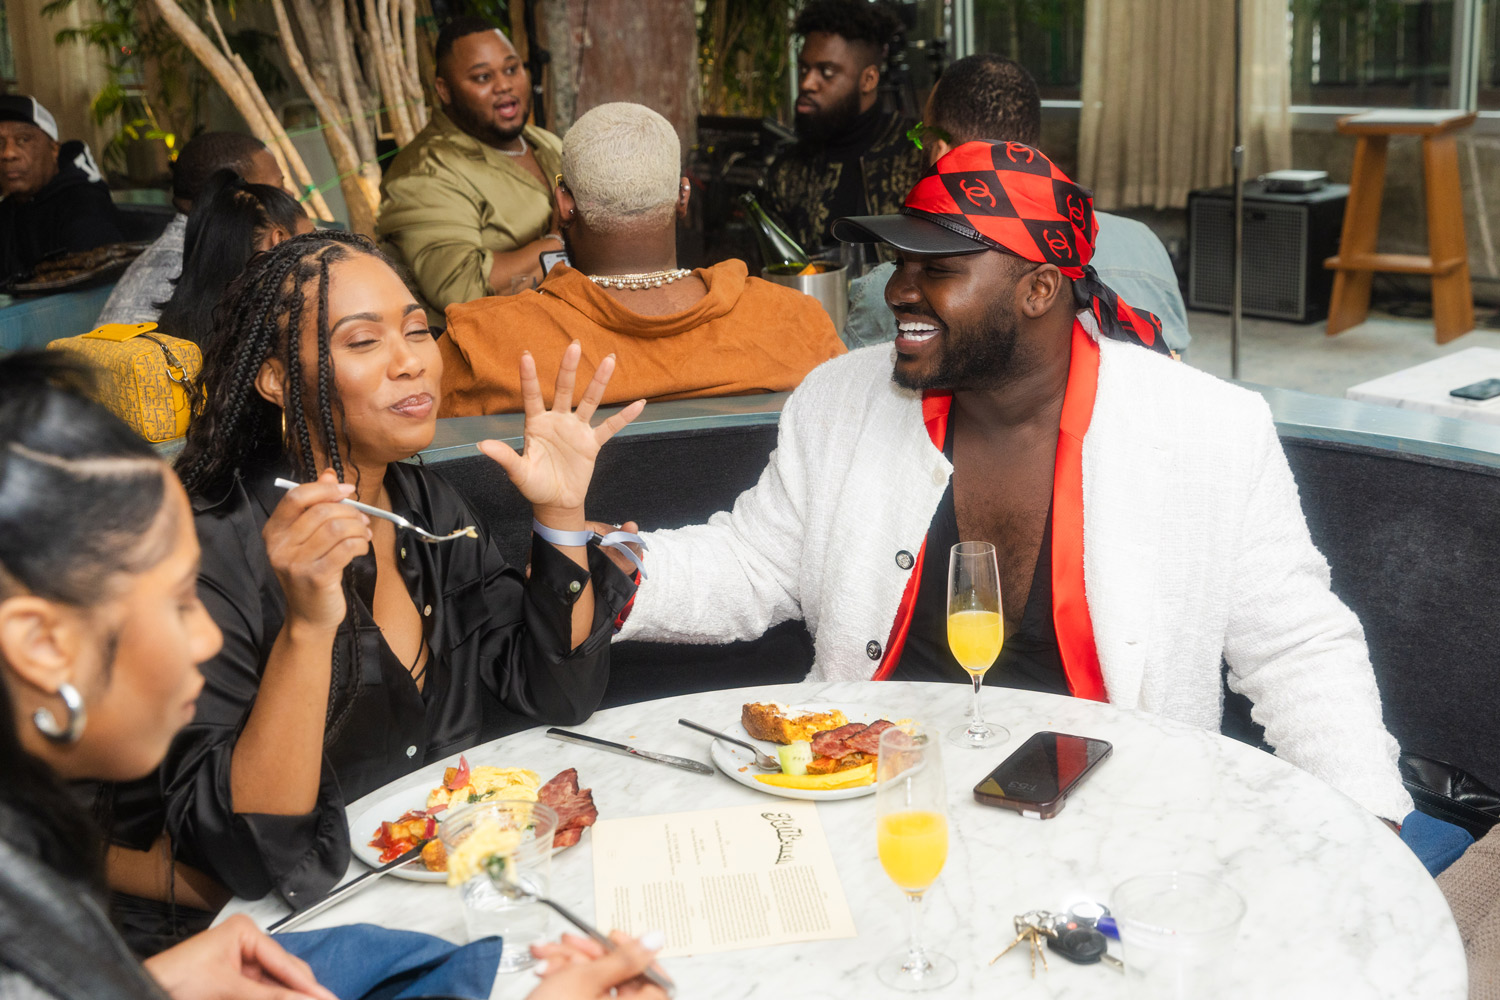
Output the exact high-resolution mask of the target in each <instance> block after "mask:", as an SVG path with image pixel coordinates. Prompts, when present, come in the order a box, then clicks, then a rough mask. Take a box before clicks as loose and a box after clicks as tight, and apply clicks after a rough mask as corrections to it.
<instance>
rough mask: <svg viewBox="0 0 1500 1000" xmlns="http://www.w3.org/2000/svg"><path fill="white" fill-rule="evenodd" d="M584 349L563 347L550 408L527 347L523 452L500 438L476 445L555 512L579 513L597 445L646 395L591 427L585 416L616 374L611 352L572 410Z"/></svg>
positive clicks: (523, 380)
mask: <svg viewBox="0 0 1500 1000" xmlns="http://www.w3.org/2000/svg"><path fill="white" fill-rule="evenodd" d="M582 354H583V349H582V347H581V346H580V345H579V343H578V341H576V340H575V341H574V342H573V343H571V344H569V345H568V349H567V350H566V351H564V352H563V356H562V364H561V366H560V367H559V368H558V372H557V385H556V388H555V390H554V392H553V396H552V409H550V410H549V409H547V407H546V405H545V404H544V403H543V401H542V387H541V383H540V382H538V380H537V375H536V360H535V359H534V358H532V356H531V354H530V352H527V353H525V354H522V355H521V403H522V405H523V406H524V408H525V413H526V425H525V430H524V432H523V437H524V443H523V446H522V447H523V451H522V452H521V453H520V454H517V453H516V450H515V449H514V448H512V447H511V446H510V445H508V444H506V443H505V442H503V441H493V440H491V441H481V442H479V450H480V451H482V452H484V453H485V454H486V455H488V456H489V457H490V458H492V459H494V460H495V461H496V462H498V463H499V464H500V467H501V468H502V469H504V470H505V474H506V475H507V476H509V477H510V481H511V482H513V483H515V484H516V489H518V490H520V491H521V495H522V496H524V497H525V498H526V499H527V500H529V501H531V505H532V507H535V508H538V509H546V510H548V511H554V512H559V513H561V512H567V513H570V514H572V513H574V512H576V515H577V516H578V517H580V518H581V516H582V514H583V501H584V497H586V496H587V495H588V491H589V481H590V480H591V479H592V478H593V476H594V461H595V459H597V458H598V457H599V449H600V448H602V447H603V446H604V442H606V441H608V440H609V439H610V438H612V437H614V436H615V434H617V433H618V432H619V431H620V429H621V428H622V427H624V426H625V425H626V424H628V423H630V422H631V421H632V420H634V419H635V418H636V417H637V416H639V415H640V413H641V411H642V410H643V409H645V408H646V401H645V400H644V399H640V400H636V401H635V402H634V403H631V404H630V405H629V406H627V407H625V409H623V410H621V411H620V412H619V413H616V414H615V415H614V416H612V417H610V418H609V419H608V420H605V421H603V422H601V423H600V424H599V426H597V427H592V426H590V425H589V421H591V420H592V419H593V417H594V411H595V410H597V409H598V408H599V401H600V400H602V399H603V398H604V389H605V387H606V386H608V385H609V379H610V376H611V375H612V374H613V373H614V370H615V356H614V355H613V354H611V355H610V356H609V357H607V358H605V359H604V360H603V361H601V362H599V367H598V368H597V369H595V370H594V377H593V379H592V380H591V381H590V382H589V385H588V388H587V389H585V390H584V393H583V398H582V399H581V400H579V402H578V409H577V410H574V409H573V387H574V384H575V383H576V381H577V377H578V360H579V358H580V357H581V356H582ZM580 527H581V525H580Z"/></svg>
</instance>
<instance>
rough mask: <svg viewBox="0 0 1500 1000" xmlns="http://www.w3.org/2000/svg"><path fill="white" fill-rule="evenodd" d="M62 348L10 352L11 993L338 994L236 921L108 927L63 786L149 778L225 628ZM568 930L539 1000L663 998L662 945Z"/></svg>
mask: <svg viewBox="0 0 1500 1000" xmlns="http://www.w3.org/2000/svg"><path fill="white" fill-rule="evenodd" d="M92 388H93V385H92V380H91V378H90V376H89V373H88V372H86V371H84V370H83V369H80V368H78V367H75V366H74V363H73V362H71V361H68V360H66V359H65V358H63V357H62V356H60V355H58V354H56V353H53V352H40V353H37V354H32V355H26V354H16V355H11V356H9V357H6V358H0V775H3V776H4V778H3V780H0V997H3V998H5V1000H164V998H166V997H170V998H171V1000H335V998H334V996H333V994H332V993H330V992H329V991H328V990H326V989H324V988H323V987H322V986H319V985H318V983H317V980H316V979H315V978H314V975H313V972H312V970H310V969H309V968H308V966H307V964H306V963H304V962H303V961H301V960H300V959H297V958H295V957H293V956H291V955H289V954H287V952H286V951H285V950H283V949H282V947H281V946H280V945H278V944H277V943H276V942H275V941H274V940H272V939H271V938H269V937H267V936H266V935H265V934H264V933H262V932H261V931H260V930H259V929H258V928H256V926H255V925H254V923H253V922H251V920H250V919H249V918H248V917H246V916H244V915H243V914H241V915H238V916H235V917H231V918H230V919H228V920H226V921H224V922H223V923H222V924H219V925H218V926H217V927H214V928H213V929H212V930H209V931H205V932H204V933H202V934H199V935H197V936H196V937H193V938H191V939H190V940H188V941H186V942H184V943H182V944H179V945H177V946H175V947H173V948H169V949H167V950H166V951H163V952H161V953H160V954H158V955H155V956H154V957H152V958H149V959H147V960H146V961H145V962H144V963H140V962H137V961H136V959H135V958H134V957H133V956H132V955H131V953H130V951H129V950H128V949H127V948H126V946H125V942H124V941H123V940H121V938H120V937H119V935H118V934H117V933H116V932H115V929H114V928H113V927H112V926H111V924H110V920H109V918H108V917H107V916H106V915H105V899H104V849H103V841H102V838H101V835H100V831H99V829H98V828H97V827H96V826H95V825H94V823H93V822H92V820H91V818H90V817H89V816H88V814H87V813H86V812H85V811H84V810H83V809H81V808H80V807H79V806H78V805H77V804H75V802H74V796H73V794H72V793H71V790H70V789H69V788H68V787H67V785H66V784H65V783H68V782H78V781H83V780H89V781H125V780H129V779H133V778H139V777H140V776H141V775H143V774H146V773H149V772H150V771H151V770H152V769H154V768H155V767H156V766H157V764H158V763H159V762H160V761H161V759H162V755H163V754H164V753H165V752H166V750H167V745H168V743H169V741H170V740H171V739H172V737H173V735H174V734H175V733H177V732H178V730H180V729H181V728H182V726H183V725H184V724H186V723H187V722H188V720H190V719H191V718H192V717H193V711H194V702H195V700H196V699H198V698H200V697H201V696H202V693H203V692H204V681H203V676H202V674H200V673H199V665H200V664H202V663H203V662H204V661H206V660H208V659H210V658H211V657H213V656H214V655H215V653H216V652H217V651H218V650H219V649H220V643H221V641H222V640H221V634H220V631H219V629H218V628H217V627H216V626H215V624H214V621H213V619H212V618H211V617H210V615H209V612H208V610H207V609H206V608H205V606H204V604H203V602H202V601H201V600H200V599H199V590H198V585H197V580H198V569H199V558H200V554H199V547H198V539H197V533H196V532H195V530H194V523H193V522H194V518H193V512H192V509H191V507H190V506H189V500H188V496H187V494H186V493H185V492H184V491H183V489H182V486H181V485H180V484H179V483H178V481H177V478H176V477H175V476H173V475H172V470H171V469H170V468H168V467H167V464H166V463H165V462H164V461H162V459H161V458H160V457H159V456H158V455H157V454H156V453H155V451H153V450H152V448H151V446H150V445H148V444H147V443H146V442H145V441H143V440H141V438H139V437H138V436H136V434H135V433H134V432H132V431H131V430H130V428H129V427H127V426H125V424H124V423H122V422H121V421H120V420H119V419H118V418H117V417H115V416H114V415H113V414H111V413H110V412H109V411H108V410H106V409H104V407H102V406H100V405H99V404H98V403H95V402H93V401H92V400H90V399H89V398H88V396H89V393H90V391H91V390H92ZM615 944H616V948H615V950H614V951H612V952H609V953H607V954H606V953H604V952H603V950H602V949H601V948H599V947H598V946H597V945H595V944H594V943H593V942H592V941H587V940H580V939H578V938H576V937H573V936H571V935H564V936H563V939H562V941H560V942H557V943H552V944H545V945H537V946H534V947H533V951H534V953H535V954H536V955H537V957H538V958H540V959H543V960H545V962H546V967H545V968H544V969H543V970H542V977H543V979H542V982H541V983H540V984H539V985H538V986H537V987H536V988H535V989H534V990H533V991H532V992H531V994H530V995H529V997H530V1000H603V998H604V997H609V996H630V997H635V998H638V1000H663V998H664V994H663V993H662V992H661V991H660V990H658V989H657V988H656V987H654V986H650V985H648V984H643V983H642V982H641V981H640V980H639V979H638V978H636V977H637V976H638V975H639V973H640V972H641V971H642V970H643V969H645V968H646V967H647V965H649V964H650V962H651V960H652V955H653V951H654V950H655V949H658V948H660V947H661V941H660V940H656V941H651V940H645V939H643V940H642V941H636V940H634V939H631V938H629V937H626V936H624V935H618V934H617V935H616V936H615Z"/></svg>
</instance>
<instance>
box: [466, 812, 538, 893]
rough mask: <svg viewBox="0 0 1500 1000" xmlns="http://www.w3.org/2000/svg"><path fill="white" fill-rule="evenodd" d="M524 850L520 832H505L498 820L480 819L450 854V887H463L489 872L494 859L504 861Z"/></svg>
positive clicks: (509, 830)
mask: <svg viewBox="0 0 1500 1000" xmlns="http://www.w3.org/2000/svg"><path fill="white" fill-rule="evenodd" d="M520 846H521V831H520V830H516V829H504V828H502V826H501V823H500V821H499V820H498V819H493V818H490V819H481V820H479V821H477V822H476V824H475V826H474V829H473V831H471V832H470V833H469V835H468V836H467V837H465V838H464V839H463V840H462V841H460V842H459V843H458V845H457V846H456V847H454V848H453V849H452V850H451V851H449V852H448V884H449V885H463V884H464V883H465V882H467V881H469V879H471V878H473V877H474V876H475V875H479V874H482V873H484V872H486V871H487V870H488V868H487V866H486V862H488V861H489V860H490V859H491V858H496V857H499V858H504V857H507V856H509V855H511V854H514V853H515V850H516V848H518V847H520Z"/></svg>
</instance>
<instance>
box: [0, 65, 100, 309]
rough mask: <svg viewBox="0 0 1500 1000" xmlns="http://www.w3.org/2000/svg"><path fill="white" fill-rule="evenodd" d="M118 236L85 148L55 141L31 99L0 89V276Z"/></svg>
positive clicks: (50, 122)
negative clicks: (1, 92) (5, 92)
mask: <svg viewBox="0 0 1500 1000" xmlns="http://www.w3.org/2000/svg"><path fill="white" fill-rule="evenodd" d="M124 238H125V237H124V234H123V233H122V232H121V231H120V223H119V216H118V214H117V213H116V211H115V205H114V202H113V201H112V200H111V199H110V197H109V187H108V186H107V185H106V184H105V183H104V179H103V177H102V176H100V173H99V168H98V167H97V166H96V165H95V164H94V158H93V157H92V156H91V155H89V150H88V147H87V146H85V145H84V144H83V143H82V142H79V141H77V140H74V141H72V142H65V143H59V142H58V141H57V121H56V119H54V118H53V117H52V114H51V113H50V112H49V111H48V110H47V109H46V108H44V107H42V105H41V103H40V102H39V101H37V99H36V98H34V97H25V96H22V95H19V94H6V95H0V280H4V279H8V278H12V277H15V276H17V275H21V274H25V273H27V272H29V271H31V269H32V268H34V267H35V266H36V265H37V264H38V263H40V262H41V261H42V260H44V259H45V258H47V257H50V256H52V255H53V254H57V253H73V252H75V251H79V250H92V249H93V248H94V247H97V246H102V245H103V244H105V243H118V242H120V241H121V240H123V239H124Z"/></svg>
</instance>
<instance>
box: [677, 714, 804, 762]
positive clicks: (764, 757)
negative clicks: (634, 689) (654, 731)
mask: <svg viewBox="0 0 1500 1000" xmlns="http://www.w3.org/2000/svg"><path fill="white" fill-rule="evenodd" d="M677 723H678V725H682V726H687V727H688V728H689V729H696V730H698V732H700V733H707V734H708V735H710V736H712V737H714V738H715V739H720V740H723V741H724V742H725V743H733V744H734V745H735V746H740V747H744V748H745V749H746V750H749V751H750V752H751V753H753V754H755V766H756V767H758V768H760V769H761V770H762V771H779V770H781V764H780V762H779V761H777V760H776V758H775V757H772V756H771V755H769V754H766V753H762V752H761V749H760V747H758V746H756V745H755V744H753V743H746V742H745V741H744V740H741V739H736V738H735V737H733V736H730V735H728V734H727V733H721V732H719V731H718V730H717V729H709V728H708V727H707V726H700V725H699V724H698V723H696V722H689V721H688V720H687V719H678V720H677Z"/></svg>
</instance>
